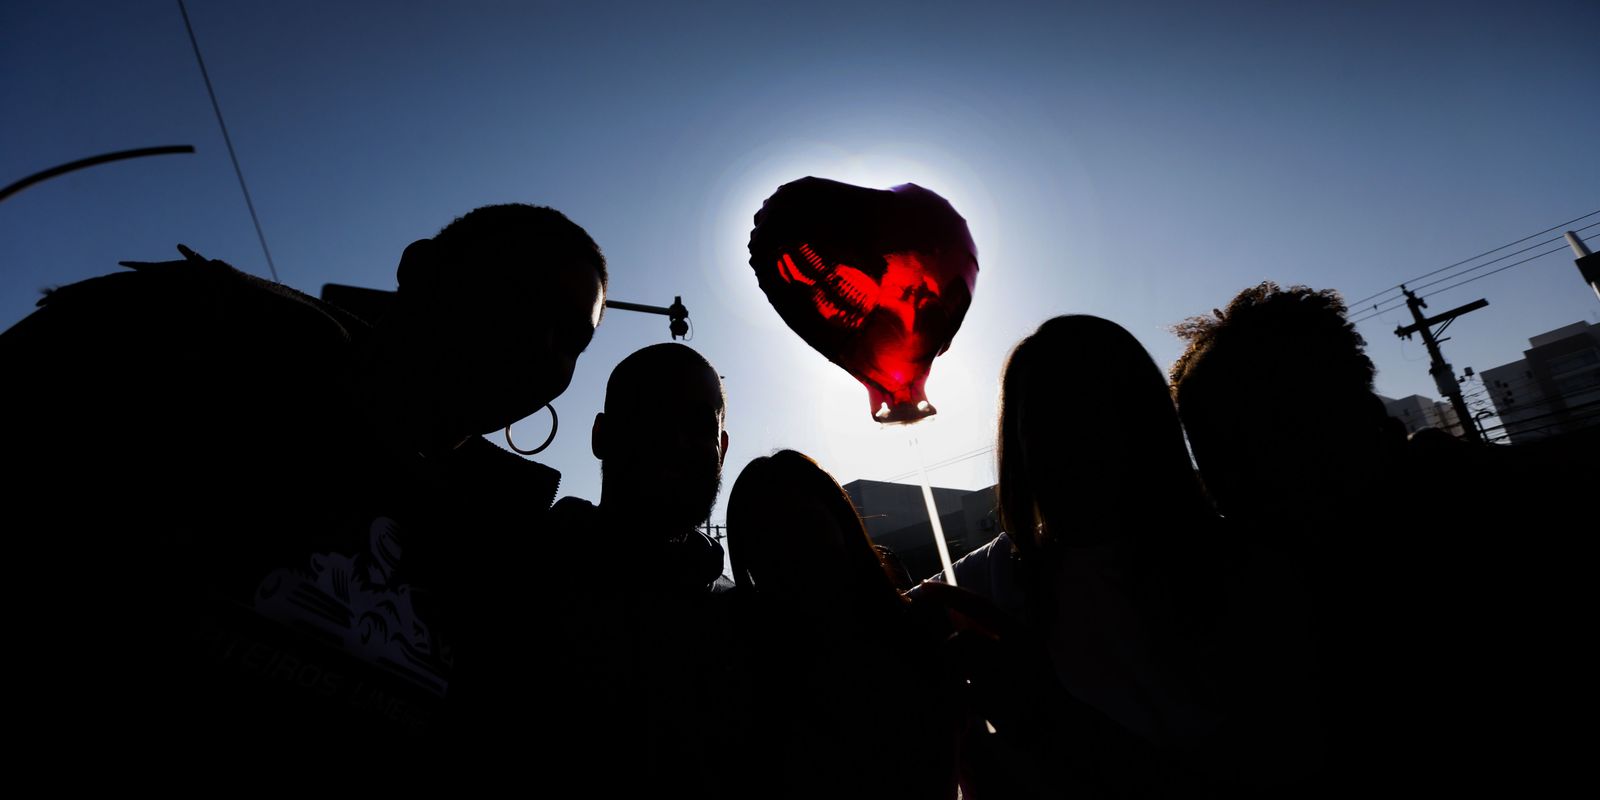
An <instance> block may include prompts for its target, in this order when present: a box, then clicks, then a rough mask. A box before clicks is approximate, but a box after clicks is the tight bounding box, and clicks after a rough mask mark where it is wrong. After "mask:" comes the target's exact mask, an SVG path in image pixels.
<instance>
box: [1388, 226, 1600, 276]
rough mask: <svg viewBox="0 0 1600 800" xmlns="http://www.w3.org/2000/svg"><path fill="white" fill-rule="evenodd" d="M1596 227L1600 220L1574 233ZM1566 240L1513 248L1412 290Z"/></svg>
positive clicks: (1545, 241) (1551, 240)
mask: <svg viewBox="0 0 1600 800" xmlns="http://www.w3.org/2000/svg"><path fill="white" fill-rule="evenodd" d="M1595 227H1600V222H1595V223H1591V224H1588V225H1585V226H1583V227H1581V228H1578V229H1577V230H1576V231H1574V233H1577V232H1580V231H1586V230H1589V229H1590V228H1595ZM1564 241H1566V237H1565V236H1557V237H1554V238H1551V239H1546V240H1544V241H1542V242H1537V243H1535V244H1530V245H1528V246H1527V247H1524V248H1522V249H1521V250H1513V251H1511V252H1509V253H1506V254H1505V255H1503V256H1500V257H1499V258H1494V259H1490V260H1488V261H1485V262H1483V263H1482V264H1478V265H1476V266H1471V267H1468V268H1466V269H1464V270H1461V271H1460V272H1456V273H1452V274H1450V275H1446V276H1444V277H1443V278H1439V279H1438V280H1434V281H1429V282H1428V283H1424V284H1422V285H1420V286H1413V287H1411V290H1412V291H1416V290H1418V289H1426V288H1428V287H1429V286H1437V285H1439V284H1441V283H1444V282H1445V281H1447V280H1450V279H1452V278H1457V277H1460V276H1462V275H1465V274H1467V273H1469V272H1475V271H1477V270H1480V269H1483V268H1484V267H1487V266H1489V265H1490V264H1494V263H1496V262H1499V261H1504V260H1506V259H1508V258H1511V257H1512V256H1516V255H1521V254H1523V253H1526V252H1528V251H1529V250H1537V249H1538V248H1540V247H1543V246H1545V245H1547V244H1555V243H1556V242H1564Z"/></svg>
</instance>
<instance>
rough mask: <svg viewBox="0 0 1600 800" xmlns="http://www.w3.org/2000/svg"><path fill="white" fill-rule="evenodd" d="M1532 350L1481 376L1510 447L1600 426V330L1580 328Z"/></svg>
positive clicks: (1538, 341) (1540, 339)
mask: <svg viewBox="0 0 1600 800" xmlns="http://www.w3.org/2000/svg"><path fill="white" fill-rule="evenodd" d="M1528 344H1529V345H1530V347H1529V349H1527V350H1524V351H1523V353H1522V356H1523V357H1522V358H1520V359H1518V360H1516V361H1513V362H1511V363H1509V364H1502V365H1501V366H1498V367H1494V368H1492V369H1486V370H1483V372H1482V373H1480V374H1481V375H1482V376H1483V383H1484V386H1486V387H1487V388H1488V390H1489V397H1490V399H1491V400H1492V401H1493V402H1494V406H1495V411H1496V413H1497V414H1498V415H1499V417H1500V424H1501V425H1502V426H1504V427H1503V431H1504V433H1505V434H1506V435H1507V436H1508V437H1509V438H1510V440H1511V442H1512V443H1513V444H1520V443H1523V442H1528V441H1532V440H1535V439H1541V438H1544V437H1547V436H1554V435H1556V434H1560V433H1566V432H1568V431H1574V430H1578V429H1579V428H1584V427H1588V426H1590V425H1595V424H1600V327H1597V326H1594V325H1590V324H1589V323H1587V322H1575V323H1573V324H1571V325H1567V326H1564V327H1561V328H1557V329H1555V330H1553V331H1550V332H1548V333H1542V334H1540V335H1538V336H1535V337H1533V338H1532V339H1529V340H1528Z"/></svg>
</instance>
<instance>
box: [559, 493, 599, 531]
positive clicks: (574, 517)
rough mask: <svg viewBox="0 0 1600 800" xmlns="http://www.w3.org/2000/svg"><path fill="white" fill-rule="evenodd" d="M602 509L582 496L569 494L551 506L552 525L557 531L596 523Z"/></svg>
mask: <svg viewBox="0 0 1600 800" xmlns="http://www.w3.org/2000/svg"><path fill="white" fill-rule="evenodd" d="M599 513H600V509H599V507H598V506H596V505H595V504H594V503H591V502H589V501H588V500H585V499H583V498H581V497H572V496H567V497H563V498H561V499H560V500H557V501H556V502H555V505H553V506H551V507H550V525H551V527H552V528H554V529H555V530H557V531H570V530H573V529H577V528H586V527H589V526H591V525H593V524H595V521H596V519H597V518H598V516H599Z"/></svg>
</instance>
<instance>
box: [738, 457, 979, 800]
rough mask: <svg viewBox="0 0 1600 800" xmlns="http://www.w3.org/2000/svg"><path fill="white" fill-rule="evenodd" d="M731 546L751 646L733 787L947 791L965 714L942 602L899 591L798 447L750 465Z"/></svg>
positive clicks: (834, 488)
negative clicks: (743, 775) (746, 731)
mask: <svg viewBox="0 0 1600 800" xmlns="http://www.w3.org/2000/svg"><path fill="white" fill-rule="evenodd" d="M728 542H729V548H730V553H731V555H732V558H733V569H734V578H735V581H736V583H737V584H738V586H739V592H740V594H741V596H742V599H743V600H744V601H745V607H744V608H742V613H741V615H740V619H741V620H743V622H744V624H743V625H741V629H742V633H743V640H744V641H745V642H746V643H747V644H748V645H749V646H750V647H751V649H752V653H753V655H752V657H751V660H750V670H751V677H750V680H751V681H752V684H753V689H754V691H753V692H752V696H753V698H754V700H753V704H752V705H753V707H752V709H751V712H752V717H753V718H754V720H755V724H754V730H753V732H752V735H751V737H750V739H749V740H748V741H747V742H746V743H745V744H746V745H747V748H748V750H747V754H746V755H744V756H743V758H742V759H736V760H742V761H744V762H745V763H743V764H742V766H743V767H745V768H746V769H747V770H748V772H749V778H748V779H749V780H751V781H752V783H753V785H750V786H747V787H744V791H743V792H742V793H741V796H749V797H772V798H780V797H795V798H799V797H880V798H902V797H903V798H941V797H942V798H950V797H954V796H955V792H956V760H955V759H956V742H957V736H958V734H959V731H960V729H961V722H962V713H963V710H962V709H961V707H960V706H959V704H958V702H957V698H956V693H955V686H954V684H953V682H952V681H950V680H948V679H947V676H946V672H945V670H944V667H943V664H942V656H941V652H940V645H941V643H942V641H943V639H944V636H945V635H946V634H947V633H948V630H947V629H946V626H945V625H944V623H943V617H942V610H932V609H917V608H914V607H913V605H912V604H911V603H910V602H909V601H908V600H907V599H906V598H905V597H903V596H902V595H901V594H900V593H899V592H898V591H897V590H896V589H895V586H894V579H893V577H892V576H891V574H890V572H889V570H888V569H887V568H886V567H885V565H884V563H883V562H882V560H881V559H880V557H879V554H878V552H877V551H876V550H875V549H874V548H873V545H872V540H871V539H870V538H868V536H867V532H866V528H865V527H864V526H863V525H862V523H861V518H860V517H859V516H858V515H857V513H856V510H855V508H854V507H853V506H852V505H851V503H850V498H849V497H848V496H847V495H846V494H845V492H844V490H843V489H841V488H840V487H839V484H838V483H837V482H835V481H834V480H833V478H832V477H831V476H829V475H828V473H826V472H824V471H823V470H822V468H821V467H819V466H817V464H816V463H815V462H813V461H812V460H811V459H809V458H807V457H806V456H804V455H801V454H800V453H797V452H794V451H792V450H783V451H779V452H778V453H776V454H774V455H772V456H769V457H763V458H758V459H756V460H754V461H752V462H751V463H750V465H749V466H747V467H745V469H744V471H743V472H741V473H740V474H739V479H738V481H736V482H735V483H734V487H733V492H732V494H731V495H730V496H729V501H728Z"/></svg>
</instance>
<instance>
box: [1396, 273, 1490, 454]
mask: <svg viewBox="0 0 1600 800" xmlns="http://www.w3.org/2000/svg"><path fill="white" fill-rule="evenodd" d="M1400 291H1402V292H1405V294H1406V307H1407V308H1410V309H1411V318H1412V319H1414V320H1416V322H1413V323H1412V324H1410V325H1405V326H1402V327H1397V328H1395V329H1394V335H1396V336H1398V337H1400V338H1402V339H1410V338H1411V334H1413V333H1417V334H1421V335H1422V343H1423V344H1425V345H1427V346H1428V356H1429V358H1430V359H1431V360H1430V363H1429V365H1428V372H1429V373H1431V374H1432V375H1433V383H1434V385H1435V386H1437V387H1438V388H1439V394H1441V395H1444V396H1445V397H1448V398H1450V405H1451V406H1452V407H1453V408H1455V410H1456V421H1457V423H1458V424H1459V425H1460V426H1461V436H1462V438H1464V439H1467V440H1470V441H1474V442H1482V441H1483V439H1482V438H1481V437H1479V436H1478V429H1477V428H1476V427H1475V426H1474V425H1473V424H1472V412H1470V411H1468V410H1467V401H1466V400H1465V399H1464V398H1462V397H1461V384H1460V382H1458V381H1457V380H1456V373H1455V369H1454V368H1453V367H1451V366H1450V364H1449V362H1446V361H1445V360H1444V354H1443V353H1441V352H1439V342H1440V341H1441V340H1440V339H1438V338H1436V337H1437V335H1438V333H1444V329H1445V328H1448V327H1450V323H1452V322H1454V321H1455V319H1456V317H1459V316H1461V315H1463V314H1466V313H1467V312H1469V311H1477V310H1478V309H1480V308H1483V307H1484V306H1487V305H1489V301H1488V300H1474V301H1473V302H1471V303H1468V304H1466V305H1464V306H1461V307H1460V308H1453V309H1451V310H1449V311H1446V312H1444V313H1443V314H1439V315H1437V316H1433V317H1426V318H1424V317H1423V316H1422V309H1424V308H1427V307H1428V304H1427V303H1426V302H1424V301H1423V299H1422V298H1420V297H1418V296H1417V295H1416V293H1415V292H1413V291H1411V290H1410V289H1407V288H1406V287H1405V284H1401V285H1400ZM1441 322H1442V323H1444V325H1443V326H1442V327H1440V328H1439V330H1438V332H1437V333H1435V332H1434V330H1433V326H1434V325H1437V324H1439V323H1441Z"/></svg>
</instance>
